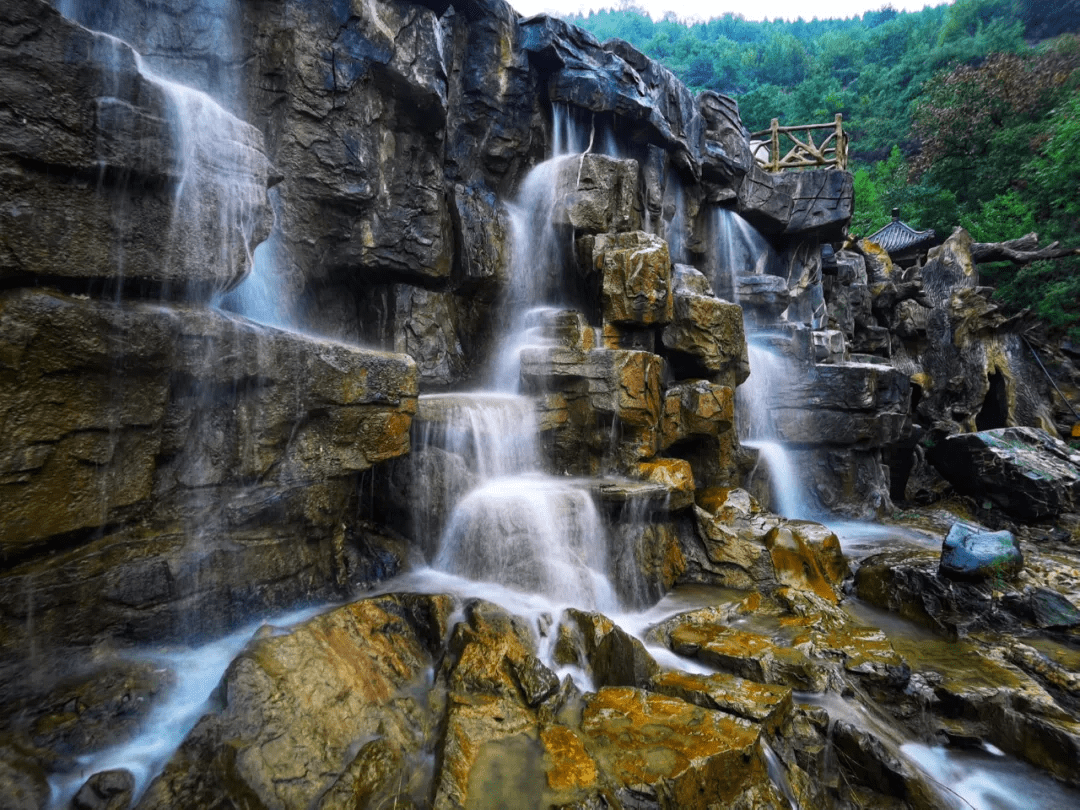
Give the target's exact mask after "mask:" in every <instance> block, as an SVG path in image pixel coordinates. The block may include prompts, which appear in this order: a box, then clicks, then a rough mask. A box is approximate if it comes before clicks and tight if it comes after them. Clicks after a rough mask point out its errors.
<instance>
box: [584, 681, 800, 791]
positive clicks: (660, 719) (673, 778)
mask: <svg viewBox="0 0 1080 810" xmlns="http://www.w3.org/2000/svg"><path fill="white" fill-rule="evenodd" d="M581 730H582V734H583V736H584V738H585V741H586V746H587V748H588V749H589V750H590V752H591V753H592V754H593V756H594V757H595V758H596V761H597V762H598V763H599V764H600V766H601V767H602V769H603V770H604V771H606V772H607V773H609V774H610V775H611V776H612V777H613V779H614V781H615V784H616V786H617V793H616V795H622V796H625V797H626V799H629V798H631V797H633V798H634V799H635V800H637V801H646V802H649V803H650V804H654V803H655V804H659V805H660V806H664V804H667V803H668V802H670V804H671V806H673V807H680V808H701V810H704V808H706V807H709V806H715V805H716V804H717V803H720V804H722V805H724V806H728V807H733V806H739V805H738V801H739V799H740V797H741V796H742V794H743V793H744V792H747V791H749V790H751V789H753V788H763V789H765V790H766V791H767V792H769V795H768V798H766V799H762V800H761V801H762V802H767V801H770V800H771V802H773V803H775V804H774V806H780V802H781V801H782V800H781V799H779V797H777V796H775V795H774V794H773V793H772V792H771V791H770V788H771V785H769V784H768V783H767V780H768V777H767V775H766V773H765V765H764V761H763V760H762V757H761V753H760V751H761V749H760V747H759V746H758V739H759V737H760V733H761V731H760V727H758V726H756V725H755V724H753V723H750V722H748V721H746V720H743V719H741V718H736V717H733V716H731V715H729V714H725V713H723V712H718V711H711V710H708V709H703V708H700V707H698V706H694V705H693V704H690V703H687V702H686V701H683V700H679V699H677V698H671V697H666V696H663V695H656V694H650V693H648V692H644V691H642V690H639V689H631V688H627V687H608V688H603V689H600V690H599V691H598V692H596V693H595V694H592V695H589V696H587V697H586V700H585V708H584V711H583V713H582V719H581ZM772 790H775V789H772ZM661 796H663V797H664V798H663V799H662V800H661V798H660V797H661ZM661 802H663V804H661ZM624 803H625V802H624ZM748 806H751V805H749V804H748ZM752 806H766V805H764V804H757V805H752Z"/></svg>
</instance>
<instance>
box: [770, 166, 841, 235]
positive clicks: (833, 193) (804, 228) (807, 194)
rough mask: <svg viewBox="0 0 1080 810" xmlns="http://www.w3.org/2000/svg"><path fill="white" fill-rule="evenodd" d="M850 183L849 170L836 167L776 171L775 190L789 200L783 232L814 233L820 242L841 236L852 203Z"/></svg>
mask: <svg viewBox="0 0 1080 810" xmlns="http://www.w3.org/2000/svg"><path fill="white" fill-rule="evenodd" d="M852 184H853V179H852V176H851V173H850V172H846V171H840V170H839V169H817V170H813V171H802V172H782V173H780V174H779V175H777V176H776V189H777V191H778V192H779V193H781V194H784V195H786V196H790V197H791V201H792V209H791V218H790V219H789V220H788V222H787V224H786V227H785V229H784V231H785V233H788V234H793V233H799V234H805V233H813V234H816V235H817V236H818V237H819V238H820V239H821V241H823V242H833V241H839V240H840V239H842V238H843V237H844V231H845V229H846V228H847V225H848V223H849V222H850V221H851V213H852V209H853V206H854V199H855V195H854V192H853V191H852V188H853V185H852Z"/></svg>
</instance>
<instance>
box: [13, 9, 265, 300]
mask: <svg viewBox="0 0 1080 810" xmlns="http://www.w3.org/2000/svg"><path fill="white" fill-rule="evenodd" d="M0 24H2V25H3V26H4V29H5V30H7V31H10V32H12V33H13V34H14V35H13V36H8V37H5V38H4V40H3V42H2V43H0V87H2V88H3V95H4V98H5V99H6V100H7V105H8V106H7V108H6V110H5V113H4V118H3V120H2V122H0V144H2V148H0V151H2V153H3V158H2V160H0V209H2V213H0V228H2V230H3V233H4V239H3V242H2V244H0V277H2V278H4V279H5V282H6V283H8V284H10V283H24V282H25V281H26V280H27V279H33V278H40V277H45V278H50V279H52V280H54V281H63V282H65V283H69V284H70V283H74V282H76V281H77V282H79V284H78V286H79V287H80V288H85V287H86V286H88V285H89V284H90V283H91V282H93V283H95V284H98V285H104V286H106V287H110V288H113V289H116V288H118V287H121V286H123V285H125V284H126V285H144V286H153V287H154V288H156V289H159V290H161V292H162V293H163V294H165V295H167V296H168V297H184V298H196V299H200V300H204V301H205V300H208V299H209V298H210V296H211V295H212V294H214V293H215V292H219V291H221V290H224V289H228V288H230V287H233V286H235V285H236V284H237V283H239V282H240V281H241V280H242V279H243V278H244V276H245V275H246V274H247V273H248V271H249V270H250V256H251V252H252V251H253V250H254V248H255V246H256V245H257V244H259V243H260V242H262V241H263V240H264V239H265V238H266V237H267V236H268V235H269V233H270V228H271V225H272V224H273V211H272V210H271V208H270V203H269V199H268V197H267V186H268V185H269V183H270V176H271V174H272V173H273V169H272V167H271V165H270V160H269V159H268V157H267V150H266V146H265V144H264V141H263V137H262V135H261V134H260V133H259V131H258V130H257V129H256V128H255V127H253V126H251V125H250V124H248V123H245V122H243V121H241V120H239V119H238V118H236V117H234V116H233V115H231V114H230V113H228V112H226V111H225V110H223V109H221V108H220V107H218V105H217V104H216V103H215V102H214V101H213V100H211V99H210V98H209V97H206V96H202V97H198V96H195V95H194V94H188V93H180V94H177V93H175V92H172V91H171V89H170V87H169V86H168V85H167V84H166V83H164V82H161V81H159V80H156V79H154V78H153V77H151V76H148V75H147V74H146V73H145V72H144V71H143V70H141V69H140V67H139V66H138V65H137V63H136V58H137V57H136V54H135V52H134V51H133V50H132V49H131V48H130V47H129V46H127V45H126V44H124V43H123V42H120V41H119V40H117V39H115V38H112V37H107V36H104V35H102V34H100V33H96V32H91V31H87V30H86V29H84V28H82V27H80V26H78V25H76V24H75V23H73V22H71V21H69V20H67V19H65V18H64V17H62V16H60V14H59V13H58V12H57V11H56V10H54V9H53V8H51V7H50V6H49V5H48V4H46V3H44V2H37V0H17V2H15V1H13V2H11V3H5V6H4V11H3V13H2V16H0ZM197 116H203V117H205V118H207V119H208V120H207V121H206V123H207V125H208V126H212V127H213V128H214V129H215V130H216V132H215V134H214V135H213V136H212V137H210V138H201V137H200V134H201V133H200V132H186V133H181V132H180V131H179V130H178V129H174V128H173V127H172V125H171V124H170V119H175V118H176V117H180V118H184V117H189V118H194V117H197ZM218 138H221V139H222V141H220V142H219V141H218V140H217V139H218ZM222 143H225V144H227V147H226V148H227V149H228V154H227V156H226V157H225V160H227V161H228V162H229V163H230V164H231V166H232V169H231V174H230V176H229V177H228V178H227V179H222V178H221V177H220V175H219V173H218V165H219V164H220V162H221V160H222V157H221V155H220V154H219V149H220V148H221V146H222ZM149 144H152V146H148V145H149ZM219 209H224V210H226V211H227V212H228V213H227V216H225V217H222V216H220V215H219ZM134 210H137V211H138V212H139V215H138V216H132V215H131V212H132V211H134ZM177 211H179V212H180V213H181V214H182V215H183V216H182V217H176V216H174V214H175V213H177ZM222 246H224V248H222ZM222 249H223V251H224V253H225V255H224V256H222V255H221V253H219V250H222Z"/></svg>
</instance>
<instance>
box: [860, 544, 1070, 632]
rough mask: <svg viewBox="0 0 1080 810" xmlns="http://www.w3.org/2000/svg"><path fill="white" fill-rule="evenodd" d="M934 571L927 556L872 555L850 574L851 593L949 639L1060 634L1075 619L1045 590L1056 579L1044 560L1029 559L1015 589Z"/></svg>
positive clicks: (1063, 601)
mask: <svg viewBox="0 0 1080 810" xmlns="http://www.w3.org/2000/svg"><path fill="white" fill-rule="evenodd" d="M963 531H964V532H966V531H967V529H966V528H965V529H964V530H963ZM999 548H1000V546H999ZM938 568H939V556H938V555H937V554H935V553H933V552H923V551H892V552H885V553H882V554H875V555H872V556H870V557H867V558H866V559H864V560H863V561H862V563H861V564H860V565H859V568H858V570H857V571H856V572H855V583H854V584H855V592H856V593H857V594H858V596H859V598H860V599H863V600H865V601H867V602H869V603H870V604H872V605H876V606H877V607H880V608H883V609H885V610H891V611H894V612H896V613H899V614H900V615H901V616H903V617H904V618H905V619H908V620H909V621H913V622H915V623H916V624H921V625H923V626H924V627H928V628H930V629H932V630H934V631H935V632H937V633H940V634H942V635H944V636H947V637H951V638H956V637H962V636H966V635H970V634H972V633H985V632H991V631H993V632H1000V633H1018V632H1022V631H1023V629H1024V628H1031V627H1035V628H1048V627H1058V628H1061V629H1065V628H1068V627H1074V626H1076V625H1077V620H1078V618H1080V616H1078V614H1077V608H1076V607H1075V605H1073V604H1072V602H1071V601H1070V600H1069V599H1067V598H1066V597H1064V596H1062V595H1061V594H1060V593H1059V592H1057V591H1054V590H1053V589H1051V588H1048V587H1046V584H1047V583H1050V582H1052V581H1054V580H1055V579H1057V578H1058V577H1060V576H1061V574H1060V573H1056V574H1055V573H1053V572H1054V567H1053V566H1052V565H1050V564H1049V563H1048V561H1047V560H1046V559H1045V558H1039V559H1036V560H1035V561H1032V560H1031V559H1029V560H1028V564H1027V567H1026V568H1025V569H1024V572H1023V573H1021V575H1020V577H1019V578H1018V584H1013V583H1011V582H1010V581H1009V580H1007V579H1005V578H1002V577H998V576H996V574H991V575H988V577H987V578H985V579H983V578H980V579H978V580H974V579H972V578H967V579H959V578H954V577H946V576H942V575H940V574H939V573H938ZM1031 569H1034V570H1033V571H1032V573H1031V574H1029V573H1028V571H1029V570H1031ZM1033 580H1034V582H1036V583H1040V582H1041V583H1043V584H1032V581H1033ZM988 583H989V584H990V585H991V586H992V587H991V588H988V587H987V584H988Z"/></svg>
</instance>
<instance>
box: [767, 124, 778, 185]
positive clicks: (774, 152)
mask: <svg viewBox="0 0 1080 810" xmlns="http://www.w3.org/2000/svg"><path fill="white" fill-rule="evenodd" d="M769 157H770V158H771V160H770V161H769V163H770V164H772V168H771V169H769V171H772V172H778V171H780V119H779V118H774V119H773V120H772V143H771V145H770V146H769Z"/></svg>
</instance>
